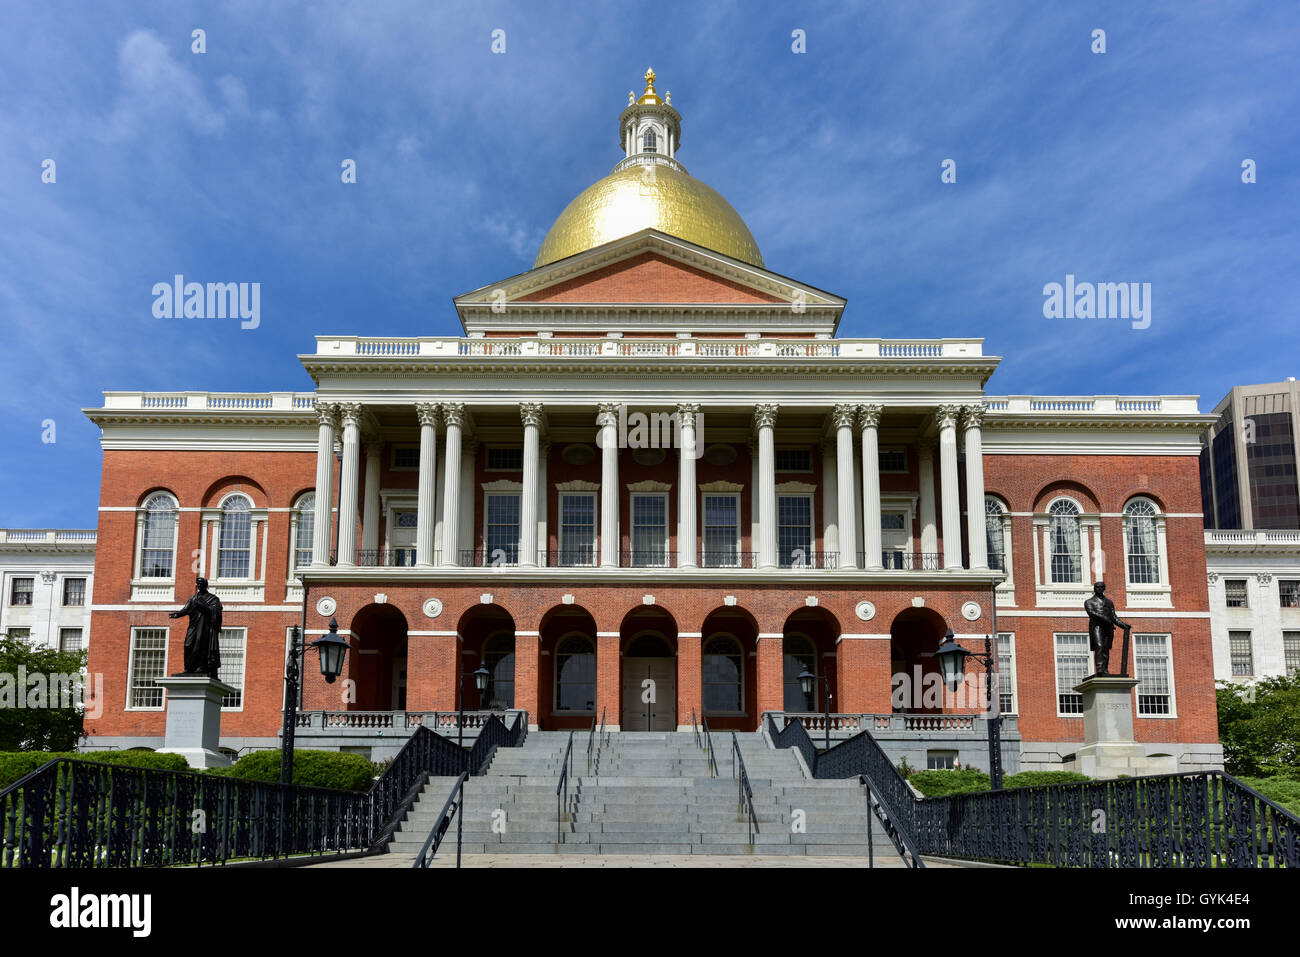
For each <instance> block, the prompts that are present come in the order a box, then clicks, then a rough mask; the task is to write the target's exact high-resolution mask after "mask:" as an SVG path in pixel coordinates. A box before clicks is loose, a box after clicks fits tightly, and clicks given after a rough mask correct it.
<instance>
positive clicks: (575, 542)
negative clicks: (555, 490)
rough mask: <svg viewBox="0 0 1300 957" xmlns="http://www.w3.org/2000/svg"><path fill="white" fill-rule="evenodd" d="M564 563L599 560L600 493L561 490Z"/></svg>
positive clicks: (589, 563)
mask: <svg viewBox="0 0 1300 957" xmlns="http://www.w3.org/2000/svg"><path fill="white" fill-rule="evenodd" d="M560 564H561V565H578V566H587V565H594V564H596V496H595V495H594V494H593V493H591V492H561V493H560Z"/></svg>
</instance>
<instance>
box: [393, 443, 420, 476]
mask: <svg viewBox="0 0 1300 957" xmlns="http://www.w3.org/2000/svg"><path fill="white" fill-rule="evenodd" d="M390 448H391V449H392V452H391V455H392V458H391V460H390V467H391V468H392V470H393V471H394V472H418V471H419V470H420V447H419V446H418V445H406V444H396V443H395V444H393V445H392V446H390Z"/></svg>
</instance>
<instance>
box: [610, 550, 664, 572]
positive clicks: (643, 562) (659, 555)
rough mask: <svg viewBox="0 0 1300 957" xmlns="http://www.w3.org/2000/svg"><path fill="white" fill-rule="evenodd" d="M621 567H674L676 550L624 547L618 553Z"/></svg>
mask: <svg viewBox="0 0 1300 957" xmlns="http://www.w3.org/2000/svg"><path fill="white" fill-rule="evenodd" d="M618 563H619V565H620V566H621V567H623V568H676V567H677V552H676V551H674V550H672V549H668V548H634V549H630V550H629V549H624V550H623V551H620V552H619V553H618Z"/></svg>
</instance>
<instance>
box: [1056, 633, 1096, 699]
mask: <svg viewBox="0 0 1300 957" xmlns="http://www.w3.org/2000/svg"><path fill="white" fill-rule="evenodd" d="M1091 662H1092V659H1091V658H1090V657H1089V651H1088V636H1087V635H1086V634H1083V635H1077V634H1076V635H1057V636H1056V711H1057V714H1062V715H1072V714H1083V695H1081V694H1080V693H1079V692H1077V691H1075V690H1074V688H1075V685H1077V684H1078V683H1079V682H1081V681H1082V680H1083V679H1084V678H1086V677H1088V674H1089V673H1090V672H1091V671H1092V668H1091Z"/></svg>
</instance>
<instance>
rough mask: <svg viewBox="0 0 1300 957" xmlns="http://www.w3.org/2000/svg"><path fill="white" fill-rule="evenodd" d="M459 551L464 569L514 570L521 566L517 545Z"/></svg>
mask: <svg viewBox="0 0 1300 957" xmlns="http://www.w3.org/2000/svg"><path fill="white" fill-rule="evenodd" d="M459 551H460V565H461V567H462V568H473V567H486V568H513V567H514V566H515V565H518V564H519V547H518V546H517V545H511V546H500V547H498V548H462V549H460V550H459Z"/></svg>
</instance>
